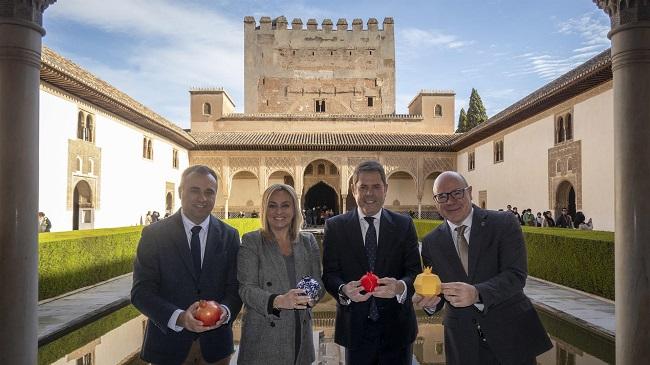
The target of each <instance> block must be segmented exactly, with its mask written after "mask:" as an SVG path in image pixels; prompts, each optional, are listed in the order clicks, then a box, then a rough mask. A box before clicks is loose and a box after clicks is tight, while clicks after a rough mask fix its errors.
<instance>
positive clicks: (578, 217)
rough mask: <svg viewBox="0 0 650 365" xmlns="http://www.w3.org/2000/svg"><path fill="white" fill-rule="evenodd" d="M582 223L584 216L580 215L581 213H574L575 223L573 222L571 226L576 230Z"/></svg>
mask: <svg viewBox="0 0 650 365" xmlns="http://www.w3.org/2000/svg"><path fill="white" fill-rule="evenodd" d="M584 222H585V215H584V213H582V212H577V213H576V219H575V221H574V222H573V226H574V227H575V228H578V226H579V225H580V223H584Z"/></svg>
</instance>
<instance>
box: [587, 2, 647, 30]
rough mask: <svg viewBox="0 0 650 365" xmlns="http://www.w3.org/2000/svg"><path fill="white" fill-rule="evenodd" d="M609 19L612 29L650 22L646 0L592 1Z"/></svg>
mask: <svg viewBox="0 0 650 365" xmlns="http://www.w3.org/2000/svg"><path fill="white" fill-rule="evenodd" d="M593 1H594V3H596V5H597V6H598V7H599V8H601V9H603V11H605V13H607V15H608V16H609V18H610V23H611V26H612V28H615V27H618V26H621V25H625V24H629V23H636V22H642V21H647V20H650V1H648V0H593Z"/></svg>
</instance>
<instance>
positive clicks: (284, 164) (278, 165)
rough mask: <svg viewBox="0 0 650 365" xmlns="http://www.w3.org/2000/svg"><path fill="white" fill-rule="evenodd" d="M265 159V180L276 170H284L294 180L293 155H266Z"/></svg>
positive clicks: (294, 162)
mask: <svg viewBox="0 0 650 365" xmlns="http://www.w3.org/2000/svg"><path fill="white" fill-rule="evenodd" d="M265 161H266V176H265V178H266V180H267V181H268V179H269V177H270V176H271V175H272V174H273V173H274V172H276V171H285V172H287V173H289V175H291V178H293V180H294V181H295V180H296V158H295V157H267V158H266V159H265Z"/></svg>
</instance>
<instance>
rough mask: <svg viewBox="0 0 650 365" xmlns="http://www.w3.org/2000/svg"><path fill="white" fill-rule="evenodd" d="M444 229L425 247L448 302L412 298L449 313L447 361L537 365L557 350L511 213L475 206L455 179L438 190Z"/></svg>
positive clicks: (442, 180) (441, 182)
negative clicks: (533, 294)
mask: <svg viewBox="0 0 650 365" xmlns="http://www.w3.org/2000/svg"><path fill="white" fill-rule="evenodd" d="M433 198H434V201H435V203H436V205H437V207H438V211H439V212H440V214H442V216H443V217H444V218H445V221H444V223H442V224H440V225H439V226H438V227H437V228H435V229H434V230H433V231H431V232H430V233H429V234H427V235H426V236H425V237H424V239H423V241H422V261H423V264H424V266H430V267H432V272H434V273H437V274H438V275H439V276H440V280H441V281H442V295H441V296H431V297H421V296H419V295H417V294H415V295H414V296H413V302H414V303H415V304H416V305H417V306H420V307H423V308H424V309H425V311H427V313H429V314H433V313H435V312H437V311H440V310H441V309H442V308H443V306H444V307H446V312H445V319H444V324H445V326H444V331H445V355H446V360H447V364H449V365H494V364H507V365H529V364H530V365H534V364H536V356H537V355H539V354H542V353H544V352H546V351H548V350H550V349H551V348H552V347H553V346H552V344H551V341H550V339H549V337H548V335H547V334H546V331H545V330H544V327H543V326H542V323H541V321H540V319H539V316H538V315H537V312H536V311H535V308H534V307H533V305H532V303H531V302H530V299H528V297H526V295H525V294H524V291H523V288H524V286H525V285H526V276H527V258H526V245H525V243H524V237H523V235H522V232H521V226H520V224H519V222H517V220H515V218H514V217H513V216H512V215H511V214H509V213H507V212H503V213H501V212H495V211H491V210H484V209H481V208H479V207H477V206H476V205H473V204H472V187H471V186H469V185H468V184H467V181H466V180H465V178H464V177H463V176H462V175H460V174H459V173H457V172H453V171H446V172H443V173H442V174H440V175H439V176H438V177H437V178H436V180H435V181H434V183H433Z"/></svg>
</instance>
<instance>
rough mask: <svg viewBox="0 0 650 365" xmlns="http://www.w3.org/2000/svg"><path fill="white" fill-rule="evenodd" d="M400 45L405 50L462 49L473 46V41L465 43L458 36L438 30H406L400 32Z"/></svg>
mask: <svg viewBox="0 0 650 365" xmlns="http://www.w3.org/2000/svg"><path fill="white" fill-rule="evenodd" d="M398 37H399V38H400V43H403V47H405V48H419V47H435V46H443V47H447V48H451V49H454V48H461V47H465V46H467V45H470V44H472V43H473V42H471V41H463V40H460V39H458V37H457V36H455V35H451V34H445V33H443V32H440V31H437V30H424V29H418V28H405V29H404V30H401V31H399V32H398Z"/></svg>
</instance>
